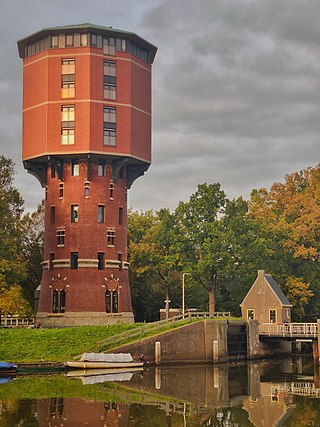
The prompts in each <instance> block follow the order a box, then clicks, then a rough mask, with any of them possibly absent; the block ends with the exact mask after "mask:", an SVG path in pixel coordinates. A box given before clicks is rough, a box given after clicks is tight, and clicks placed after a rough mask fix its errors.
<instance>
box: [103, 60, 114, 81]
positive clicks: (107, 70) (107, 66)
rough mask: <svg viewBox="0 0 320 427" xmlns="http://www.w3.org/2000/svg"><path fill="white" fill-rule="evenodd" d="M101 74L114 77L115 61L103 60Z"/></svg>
mask: <svg viewBox="0 0 320 427" xmlns="http://www.w3.org/2000/svg"><path fill="white" fill-rule="evenodd" d="M103 74H104V75H105V76H111V77H116V75H117V68H116V63H115V62H114V61H103Z"/></svg>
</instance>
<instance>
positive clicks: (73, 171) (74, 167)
mask: <svg viewBox="0 0 320 427" xmlns="http://www.w3.org/2000/svg"><path fill="white" fill-rule="evenodd" d="M79 172H80V168H79V162H78V161H77V160H73V161H72V167H71V175H72V176H79Z"/></svg>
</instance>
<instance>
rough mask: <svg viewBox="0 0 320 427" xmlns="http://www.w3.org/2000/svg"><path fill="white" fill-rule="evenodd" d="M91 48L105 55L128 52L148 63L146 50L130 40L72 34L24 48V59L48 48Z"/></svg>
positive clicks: (42, 40)
mask: <svg viewBox="0 0 320 427" xmlns="http://www.w3.org/2000/svg"><path fill="white" fill-rule="evenodd" d="M81 46H93V47H98V48H102V49H103V53H104V54H105V55H115V54H116V51H117V50H118V51H122V52H130V53H132V54H133V55H135V56H137V57H138V58H140V59H142V60H143V61H145V62H149V52H148V50H146V49H144V48H142V47H140V46H138V45H136V44H135V43H133V42H132V41H131V40H126V39H123V38H120V37H103V36H101V35H100V34H95V33H85V34H80V33H74V34H59V35H57V36H47V37H45V38H43V39H41V40H38V41H36V42H34V43H30V44H28V45H27V46H26V48H25V55H26V57H28V56H31V55H34V54H36V53H39V52H42V51H43V50H46V49H50V48H65V47H81Z"/></svg>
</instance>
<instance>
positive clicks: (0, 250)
mask: <svg viewBox="0 0 320 427" xmlns="http://www.w3.org/2000/svg"><path fill="white" fill-rule="evenodd" d="M13 178H14V163H13V162H12V160H10V159H7V158H6V157H4V156H0V287H1V289H2V290H4V289H8V288H9V287H10V286H12V285H13V284H16V283H19V282H20V281H21V280H22V279H23V277H24V274H25V268H24V263H23V261H22V259H21V235H22V221H21V216H22V213H23V200H22V197H21V195H20V193H19V192H18V190H17V189H16V188H15V187H14V185H13Z"/></svg>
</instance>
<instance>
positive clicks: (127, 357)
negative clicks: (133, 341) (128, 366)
mask: <svg viewBox="0 0 320 427" xmlns="http://www.w3.org/2000/svg"><path fill="white" fill-rule="evenodd" d="M80 361H81V362H110V363H112V362H124V363H130V362H133V358H132V356H131V354H130V353H109V354H108V353H83V355H82V356H81V359H80Z"/></svg>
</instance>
